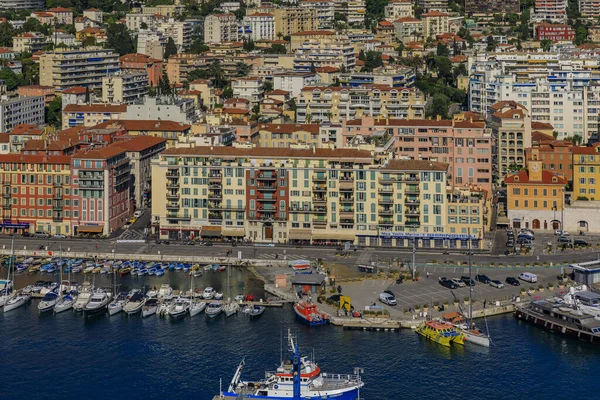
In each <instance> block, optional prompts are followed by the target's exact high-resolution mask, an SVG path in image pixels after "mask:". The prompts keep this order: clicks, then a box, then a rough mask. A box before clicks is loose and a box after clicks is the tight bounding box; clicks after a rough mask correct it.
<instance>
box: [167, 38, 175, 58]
mask: <svg viewBox="0 0 600 400" xmlns="http://www.w3.org/2000/svg"><path fill="white" fill-rule="evenodd" d="M175 54H177V45H176V44H175V41H174V40H173V38H172V37H169V39H167V45H166V46H165V60H168V59H169V57H171V56H172V55H175Z"/></svg>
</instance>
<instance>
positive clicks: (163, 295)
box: [157, 283, 173, 300]
mask: <svg viewBox="0 0 600 400" xmlns="http://www.w3.org/2000/svg"><path fill="white" fill-rule="evenodd" d="M157 297H158V298H159V300H160V299H166V300H171V299H172V298H173V288H172V287H171V286H169V284H167V283H163V284H162V285H160V288H159V289H158V296H157Z"/></svg>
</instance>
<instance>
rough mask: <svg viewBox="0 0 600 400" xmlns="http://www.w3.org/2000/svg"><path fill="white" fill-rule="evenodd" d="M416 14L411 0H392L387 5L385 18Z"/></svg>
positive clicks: (389, 19) (395, 18)
mask: <svg viewBox="0 0 600 400" xmlns="http://www.w3.org/2000/svg"><path fill="white" fill-rule="evenodd" d="M414 16H415V12H414V10H413V3H412V1H410V0H392V1H389V2H388V4H387V6H385V19H386V20H388V21H395V20H397V19H398V18H404V17H414Z"/></svg>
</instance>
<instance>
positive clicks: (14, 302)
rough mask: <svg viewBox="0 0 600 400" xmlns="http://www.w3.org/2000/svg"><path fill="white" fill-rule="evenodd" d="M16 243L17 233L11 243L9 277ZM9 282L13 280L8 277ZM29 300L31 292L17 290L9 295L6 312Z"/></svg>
mask: <svg viewBox="0 0 600 400" xmlns="http://www.w3.org/2000/svg"><path fill="white" fill-rule="evenodd" d="M14 245H15V235H14V233H13V237H12V242H11V245H10V259H9V262H8V273H9V278H10V271H11V270H12V269H13V263H14V261H15V257H14ZM7 281H8V282H11V281H10V279H7ZM11 285H13V283H12V282H11ZM7 295H8V293H7V294H5V296H7ZM29 300H31V296H30V295H29V293H25V292H23V291H20V292H17V293H15V294H14V295H12V296H9V297H8V298H7V299H5V300H4V301H5V303H4V312H5V313H6V312H9V311H12V310H15V309H17V308H19V307H21V306H24V305H25V304H27V303H28V302H29Z"/></svg>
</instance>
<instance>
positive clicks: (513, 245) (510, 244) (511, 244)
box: [506, 239, 515, 247]
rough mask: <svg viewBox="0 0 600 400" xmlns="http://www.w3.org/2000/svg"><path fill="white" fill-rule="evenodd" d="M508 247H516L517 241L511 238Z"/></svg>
mask: <svg viewBox="0 0 600 400" xmlns="http://www.w3.org/2000/svg"><path fill="white" fill-rule="evenodd" d="M506 247H515V241H514V240H512V239H511V240H509V241H508V242H506Z"/></svg>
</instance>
